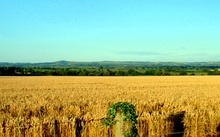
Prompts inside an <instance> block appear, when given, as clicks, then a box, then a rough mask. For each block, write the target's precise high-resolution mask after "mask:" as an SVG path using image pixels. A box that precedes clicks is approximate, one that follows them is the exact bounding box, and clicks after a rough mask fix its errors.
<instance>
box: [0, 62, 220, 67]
mask: <svg viewBox="0 0 220 137" xmlns="http://www.w3.org/2000/svg"><path fill="white" fill-rule="evenodd" d="M11 66H13V67H40V68H73V67H82V68H83V67H94V68H99V67H106V68H115V67H117V68H131V67H147V68H161V67H189V68H192V67H196V68H207V67H208V68H210V67H211V68H220V62H144V61H100V62H75V61H65V60H62V61H56V62H42V63H9V62H0V67H11Z"/></svg>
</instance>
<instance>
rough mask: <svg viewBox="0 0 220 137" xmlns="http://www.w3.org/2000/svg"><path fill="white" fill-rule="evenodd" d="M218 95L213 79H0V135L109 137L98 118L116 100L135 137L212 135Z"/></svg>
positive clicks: (218, 116)
mask: <svg viewBox="0 0 220 137" xmlns="http://www.w3.org/2000/svg"><path fill="white" fill-rule="evenodd" d="M219 91H220V77H219V76H157V77H154V76H139V77H129V76H128V77H104V76H103V77H95V76H93V77H53V76H47V77H46V76H42V77H0V97H1V100H0V122H1V125H0V136H7V137H8V136H36V137H38V136H52V135H54V134H57V135H59V136H86V137H87V136H106V137H107V136H111V135H114V127H112V128H110V127H105V126H104V125H102V123H101V119H102V118H104V117H106V114H107V111H108V108H109V106H110V105H111V104H113V103H116V102H119V101H123V102H130V103H132V104H133V105H135V107H136V110H137V114H138V124H137V128H138V131H139V135H140V136H141V137H142V136H173V135H175V134H172V133H179V134H181V135H183V136H195V137H196V136H218V135H220V107H219V105H220V92H219ZM177 135H178V134H177Z"/></svg>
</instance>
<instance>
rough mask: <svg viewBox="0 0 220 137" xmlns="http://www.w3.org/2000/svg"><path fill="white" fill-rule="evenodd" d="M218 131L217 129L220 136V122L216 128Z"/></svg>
mask: <svg viewBox="0 0 220 137" xmlns="http://www.w3.org/2000/svg"><path fill="white" fill-rule="evenodd" d="M216 131H217V136H218V137H219V136H220V124H219V125H218V127H217V128H216Z"/></svg>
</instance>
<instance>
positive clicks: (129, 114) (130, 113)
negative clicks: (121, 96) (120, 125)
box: [102, 102, 138, 137]
mask: <svg viewBox="0 0 220 137" xmlns="http://www.w3.org/2000/svg"><path fill="white" fill-rule="evenodd" d="M118 111H120V112H121V113H122V115H123V116H125V118H124V119H123V120H124V121H126V120H129V121H130V122H131V124H132V127H131V133H132V135H126V136H128V137H136V136H138V130H137V128H136V124H137V117H138V116H137V114H136V110H135V106H134V105H132V104H130V103H128V102H118V103H115V104H113V105H111V106H110V108H109V109H108V114H107V118H105V119H103V120H102V123H103V124H104V125H106V126H112V125H114V124H116V121H115V120H114V118H115V116H116V114H117V112H118Z"/></svg>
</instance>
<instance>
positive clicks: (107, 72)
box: [103, 69, 111, 76]
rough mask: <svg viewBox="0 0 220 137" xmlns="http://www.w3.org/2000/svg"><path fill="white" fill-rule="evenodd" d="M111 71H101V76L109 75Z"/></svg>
mask: <svg viewBox="0 0 220 137" xmlns="http://www.w3.org/2000/svg"><path fill="white" fill-rule="evenodd" d="M110 75H111V72H110V71H109V69H106V70H104V71H103V76H110Z"/></svg>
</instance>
